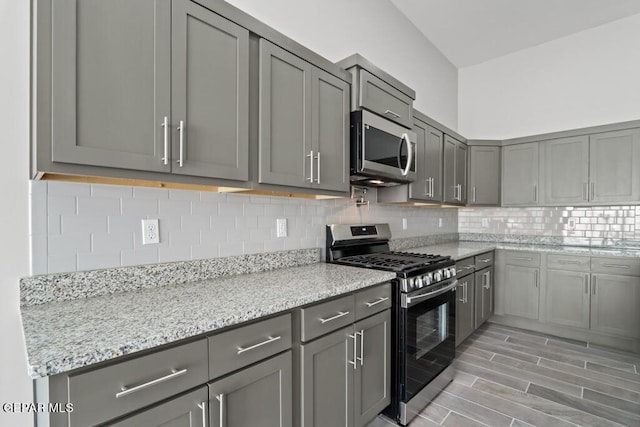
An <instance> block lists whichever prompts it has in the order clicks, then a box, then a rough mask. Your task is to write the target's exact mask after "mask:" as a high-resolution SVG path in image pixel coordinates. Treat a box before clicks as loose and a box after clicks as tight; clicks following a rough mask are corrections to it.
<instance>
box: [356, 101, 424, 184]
mask: <svg viewBox="0 0 640 427" xmlns="http://www.w3.org/2000/svg"><path fill="white" fill-rule="evenodd" d="M416 138H417V137H416V134H415V132H413V131H411V130H409V129H407V128H404V127H402V126H399V125H397V124H395V123H393V122H391V121H390V120H387V119H385V118H382V117H380V116H377V115H375V114H373V113H371V112H369V111H366V110H361V111H353V112H352V113H351V183H352V184H359V185H366V186H373V187H387V186H392V185H398V184H401V183H407V182H412V181H415V179H416Z"/></svg>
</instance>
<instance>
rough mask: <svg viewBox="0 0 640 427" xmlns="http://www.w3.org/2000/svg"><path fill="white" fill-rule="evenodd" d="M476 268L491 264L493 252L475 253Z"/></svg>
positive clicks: (479, 268)
mask: <svg viewBox="0 0 640 427" xmlns="http://www.w3.org/2000/svg"><path fill="white" fill-rule="evenodd" d="M474 260H475V265H476V270H482V269H483V268H486V267H489V266H492V265H493V252H487V253H484V254H480V255H476V256H475V258H474Z"/></svg>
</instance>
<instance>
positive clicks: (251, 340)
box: [209, 314, 291, 379]
mask: <svg viewBox="0 0 640 427" xmlns="http://www.w3.org/2000/svg"><path fill="white" fill-rule="evenodd" d="M290 347H291V314H284V315H282V316H278V317H274V318H273V319H267V320H263V321H260V322H256V323H252V324H250V325H247V326H242V327H239V328H237V329H232V330H230V331H228V332H223V333H221V334H218V335H214V336H212V337H209V378H211V379H214V378H217V377H219V376H221V375H224V374H228V373H229V372H232V371H235V370H237V369H240V368H242V367H244V366H247V365H250V364H252V363H255V362H257V361H259V360H262V359H265V358H267V357H269V356H271V355H274V354H276V353H279V352H281V351H284V350H286V349H288V348H290Z"/></svg>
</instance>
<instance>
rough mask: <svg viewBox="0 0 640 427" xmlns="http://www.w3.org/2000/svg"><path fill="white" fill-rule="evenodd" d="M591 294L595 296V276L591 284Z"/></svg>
mask: <svg viewBox="0 0 640 427" xmlns="http://www.w3.org/2000/svg"><path fill="white" fill-rule="evenodd" d="M591 292H592V293H593V295H595V294H596V276H593V281H592V282H591Z"/></svg>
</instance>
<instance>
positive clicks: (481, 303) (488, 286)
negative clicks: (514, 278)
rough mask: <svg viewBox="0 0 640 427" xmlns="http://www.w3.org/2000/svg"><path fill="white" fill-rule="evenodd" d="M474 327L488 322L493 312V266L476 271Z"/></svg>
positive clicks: (476, 327)
mask: <svg viewBox="0 0 640 427" xmlns="http://www.w3.org/2000/svg"><path fill="white" fill-rule="evenodd" d="M474 280H475V288H476V289H475V295H474V296H475V310H474V318H475V321H474V328H475V329H478V328H479V327H480V325H482V324H483V323H484V322H486V321H487V320H488V319H489V317H491V315H492V314H493V267H490V268H485V269H483V270H480V271H477V272H476V273H475V279H474Z"/></svg>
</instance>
